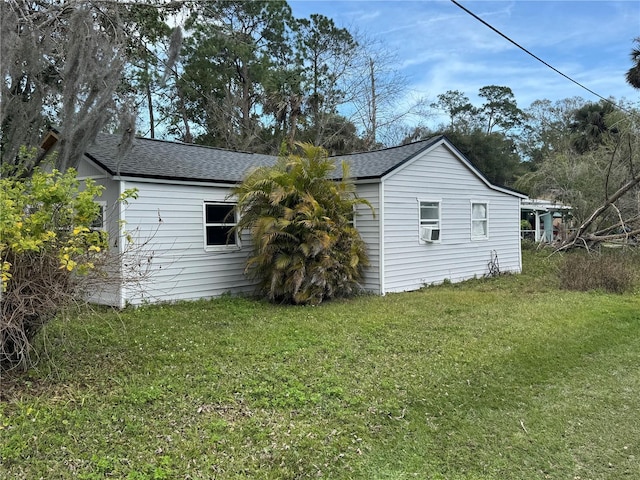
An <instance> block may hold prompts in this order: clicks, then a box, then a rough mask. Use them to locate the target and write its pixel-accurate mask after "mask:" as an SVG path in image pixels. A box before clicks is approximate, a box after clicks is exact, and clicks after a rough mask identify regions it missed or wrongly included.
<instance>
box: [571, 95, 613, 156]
mask: <svg viewBox="0 0 640 480" xmlns="http://www.w3.org/2000/svg"><path fill="white" fill-rule="evenodd" d="M613 110H614V107H613V103H611V102H606V101H604V100H601V101H600V102H598V103H587V104H586V105H584V106H582V107H581V108H579V109H577V110H575V111H574V112H573V119H574V121H573V123H572V124H571V125H570V128H571V133H572V135H573V148H575V149H576V150H577V151H578V153H585V152H587V151H589V150H594V149H597V148H598V147H599V146H601V145H603V144H604V143H605V141H606V136H607V135H609V134H613V133H615V132H616V128H615V127H614V128H613V129H610V128H609V126H608V125H607V120H606V117H607V116H608V115H610V114H611V113H612V112H613Z"/></svg>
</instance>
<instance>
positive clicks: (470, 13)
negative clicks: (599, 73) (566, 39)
mask: <svg viewBox="0 0 640 480" xmlns="http://www.w3.org/2000/svg"><path fill="white" fill-rule="evenodd" d="M451 3H453V4H454V5H456V6H457V7H459V8H461V9H462V10H464V11H465V12H467V13H468V14H469V15H471V16H472V17H473V18H475V19H476V20H478V21H479V22H480V23H482V24H483V25H485V26H487V27H489V28H490V29H491V30H493V31H494V32H496V33H497V34H498V35H500V36H501V37H502V38H504V39H505V40H507V41H508V42H510V43H512V44H513V45H515V46H516V47H518V48H519V49H520V50H522V51H523V52H525V53H526V54H528V55H530V56H532V57H533V58H535V59H536V60H538V61H539V62H540V63H542V64H543V65H544V66H546V67H548V68H550V69H551V70H553V71H554V72H556V73H557V74H559V75H562V76H563V77H564V78H566V79H567V80H569V81H570V82H573V83H575V84H576V85H578V86H579V87H580V88H582V89H584V90H586V91H587V92H589V93H591V94H592V95H595V96H596V97H598V98H599V99H601V100H603V101H605V102H607V103H610V104H611V105H613V106H614V107H616V108H619V109H620V110H623V111H625V112H627V113H628V114H631V115H634V112H632V111H631V110H628V109H626V108H625V107H623V106H621V105H618V104H617V103H616V102H613V101H611V100H610V99H608V98H605V97H603V96H602V95H600V94H599V93H597V92H594V91H593V90H591V89H590V88H589V87H586V86H585V85H583V84H582V83H580V82H578V81H577V80H574V79H573V78H571V77H570V76H569V75H567V74H565V73H563V72H561V71H560V70H558V69H557V68H556V67H554V66H553V65H551V64H549V63H547V62H545V61H544V60H543V59H541V58H540V57H538V56H537V55H536V54H534V53H532V52H530V51H529V50H527V49H526V48H525V47H523V46H522V45H520V44H519V43H517V42H516V41H515V40H512V39H511V38H509V37H508V36H507V35H505V34H504V33H502V32H501V31H500V30H498V29H497V28H495V27H494V26H492V25H490V24H489V23H487V22H486V21H484V20H483V19H482V18H480V17H479V16H478V15H476V14H475V13H473V12H472V11H471V10H469V9H468V8H466V7H465V6H463V5H461V4H460V3H458V2H457V1H456V0H451Z"/></svg>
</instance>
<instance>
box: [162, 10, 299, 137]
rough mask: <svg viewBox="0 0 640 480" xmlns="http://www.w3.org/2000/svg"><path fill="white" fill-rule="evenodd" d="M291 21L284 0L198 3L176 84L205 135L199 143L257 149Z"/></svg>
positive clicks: (188, 24) (189, 24)
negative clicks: (271, 76)
mask: <svg viewBox="0 0 640 480" xmlns="http://www.w3.org/2000/svg"><path fill="white" fill-rule="evenodd" d="M291 21H292V17H291V9H290V8H289V6H288V4H287V3H286V2H283V1H273V2H259V1H240V0H234V1H220V2H196V9H195V10H194V12H193V13H192V16H191V18H190V20H189V21H188V22H187V24H186V28H187V29H188V30H189V32H190V35H189V36H188V37H187V40H186V42H185V59H184V72H183V73H182V76H181V77H180V79H179V81H178V84H177V88H178V89H179V90H180V93H179V95H178V96H179V98H181V99H182V100H183V101H184V103H185V109H186V112H187V116H188V118H189V119H190V121H192V122H193V123H195V124H196V125H197V127H199V129H200V130H201V131H203V134H202V135H201V136H200V137H199V138H197V139H196V141H198V142H199V143H203V144H207V145H212V146H218V147H223V148H232V149H238V150H249V149H254V148H255V147H256V143H257V141H258V139H259V138H260V133H261V128H262V124H261V115H262V114H263V112H262V109H261V106H262V105H263V102H264V101H265V98H266V95H267V94H266V83H267V79H268V76H269V72H270V70H271V67H272V65H273V58H274V56H275V55H277V54H278V52H279V50H280V49H281V48H284V46H285V45H286V34H287V28H288V24H289V23H290V22H291ZM180 121H182V119H180ZM174 122H175V121H174Z"/></svg>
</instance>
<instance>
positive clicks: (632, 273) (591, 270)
mask: <svg viewBox="0 0 640 480" xmlns="http://www.w3.org/2000/svg"><path fill="white" fill-rule="evenodd" d="M637 266H638V262H637V255H635V256H634V255H632V254H631V253H629V252H604V253H595V252H589V253H588V252H585V251H575V252H570V253H567V254H566V255H565V258H564V260H563V262H562V265H561V267H560V270H559V272H558V275H559V278H560V286H561V288H563V289H565V290H575V291H583V292H586V291H590V290H602V291H605V292H609V293H624V292H626V291H629V290H630V289H631V288H632V287H633V286H634V285H635V283H636V282H637V281H638V275H637Z"/></svg>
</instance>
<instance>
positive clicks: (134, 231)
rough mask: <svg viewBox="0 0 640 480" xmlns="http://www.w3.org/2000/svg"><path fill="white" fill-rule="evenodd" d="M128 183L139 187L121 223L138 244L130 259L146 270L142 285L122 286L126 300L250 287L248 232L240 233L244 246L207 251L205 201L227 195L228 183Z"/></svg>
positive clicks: (242, 290) (173, 297)
mask: <svg viewBox="0 0 640 480" xmlns="http://www.w3.org/2000/svg"><path fill="white" fill-rule="evenodd" d="M126 188H137V189H138V198H137V199H136V200H132V201H131V202H129V205H127V206H126V210H125V213H124V216H125V218H126V221H127V223H126V227H125V228H126V230H127V231H128V232H129V233H130V234H131V236H132V238H133V239H134V241H135V245H136V249H135V253H134V254H133V255H130V256H129V261H132V260H133V261H134V263H135V264H140V265H142V268H143V269H146V272H147V274H148V277H147V278H145V280H144V281H143V282H142V284H141V285H140V288H133V286H128V287H126V292H127V293H126V296H127V301H128V302H129V303H132V304H139V303H144V302H151V303H153V302H158V301H175V300H191V299H198V298H207V297H215V296H219V295H222V294H223V293H227V292H231V293H246V292H253V291H254V283H253V282H252V281H250V280H249V279H248V278H247V277H246V276H245V275H244V266H245V262H246V259H247V255H248V253H249V251H250V248H249V241H250V239H249V237H248V235H243V238H242V245H243V248H240V249H238V248H232V247H229V248H223V249H221V250H217V251H205V246H204V227H203V204H204V202H205V201H214V202H226V201H229V200H227V198H226V196H227V194H228V193H229V190H228V189H226V188H222V187H209V186H198V185H171V184H154V183H144V182H132V181H127V182H126Z"/></svg>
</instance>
